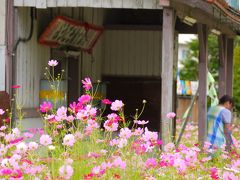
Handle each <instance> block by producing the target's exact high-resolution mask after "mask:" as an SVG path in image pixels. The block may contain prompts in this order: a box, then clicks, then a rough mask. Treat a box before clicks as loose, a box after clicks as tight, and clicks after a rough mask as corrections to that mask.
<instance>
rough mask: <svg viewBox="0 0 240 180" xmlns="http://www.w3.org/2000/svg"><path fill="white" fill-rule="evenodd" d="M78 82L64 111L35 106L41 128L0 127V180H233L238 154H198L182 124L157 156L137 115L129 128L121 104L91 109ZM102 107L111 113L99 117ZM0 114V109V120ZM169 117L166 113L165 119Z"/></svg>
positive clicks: (154, 139) (89, 96)
mask: <svg viewBox="0 0 240 180" xmlns="http://www.w3.org/2000/svg"><path fill="white" fill-rule="evenodd" d="M49 65H50V66H51V68H54V66H56V65H57V62H56V61H50V63H49ZM49 75H50V74H49ZM49 77H50V78H49V79H52V80H53V81H55V80H56V81H59V80H60V79H56V78H54V77H52V78H51V76H49ZM82 83H83V87H84V89H85V91H86V93H85V94H84V95H82V96H80V97H79V99H78V102H75V103H72V104H70V105H69V107H60V108H57V109H55V107H54V103H50V102H44V103H42V104H41V106H40V111H41V112H42V115H43V119H44V123H45V126H44V129H30V130H29V131H28V132H25V133H21V132H20V130H19V129H18V128H13V129H10V128H8V126H7V124H5V126H2V127H1V128H0V135H1V145H0V177H1V178H3V179H46V180H47V179H76V180H78V179H86V180H87V179H148V180H150V179H226V180H235V179H239V176H240V156H239V154H237V153H236V152H234V151H233V152H231V153H227V152H225V151H223V150H217V151H216V152H215V153H214V156H209V153H212V152H209V151H210V150H209V144H207V143H206V144H205V146H204V147H203V151H201V150H200V148H199V147H198V145H197V144H194V143H196V142H197V139H196V138H197V135H196V133H197V127H196V126H194V125H191V124H188V125H187V128H186V132H185V134H184V136H183V139H182V144H180V145H179V146H178V147H175V145H174V144H173V143H169V144H166V145H165V146H164V147H163V149H164V151H162V150H161V149H160V146H161V145H162V141H161V140H160V139H158V133H157V132H151V131H149V130H148V129H147V128H146V127H145V126H146V124H147V123H148V121H144V120H140V115H141V113H140V114H138V113H136V114H135V116H134V123H133V126H132V127H129V120H128V119H126V118H125V117H124V103H123V102H122V101H121V100H115V101H113V102H111V101H110V100H108V99H103V100H102V101H101V103H102V107H103V108H96V107H94V104H93V99H94V96H95V94H96V91H95V90H93V89H92V83H91V80H90V79H89V78H85V79H84V80H83V81H82ZM55 90H56V91H57V89H55ZM145 103H146V102H145V101H144V102H143V109H144V106H145ZM106 108H110V109H111V110H112V112H111V113H110V114H107V115H105V116H103V112H104V110H105V109H106ZM4 113H6V112H4V111H3V110H0V115H3V114H4ZM174 116H175V114H174V113H170V114H168V118H173V117H174ZM179 124H180V123H179ZM101 125H102V127H101ZM19 127H21V126H19ZM178 128H179V125H178ZM235 133H236V135H238V136H239V134H238V132H237V131H236V130H235ZM34 139H35V140H34ZM36 139H37V140H36Z"/></svg>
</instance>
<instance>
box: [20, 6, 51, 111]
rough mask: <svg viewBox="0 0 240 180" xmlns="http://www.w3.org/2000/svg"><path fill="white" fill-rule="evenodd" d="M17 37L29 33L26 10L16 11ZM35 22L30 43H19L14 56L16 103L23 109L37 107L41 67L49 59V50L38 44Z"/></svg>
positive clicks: (28, 20) (28, 18)
mask: <svg viewBox="0 0 240 180" xmlns="http://www.w3.org/2000/svg"><path fill="white" fill-rule="evenodd" d="M18 15H19V16H18V20H17V22H18V37H22V38H24V37H27V36H28V34H29V31H30V13H29V9H27V8H19V9H18ZM37 25H38V24H37V21H36V20H35V21H34V31H33V36H32V38H31V40H30V41H28V42H26V43H20V44H19V46H18V49H17V54H16V63H17V84H18V85H20V86H21V88H20V89H18V102H19V103H20V104H21V105H22V107H23V108H36V107H38V106H39V85H40V77H41V67H43V66H44V65H45V63H44V62H46V59H47V60H48V59H49V57H50V50H49V48H47V47H44V46H42V45H40V44H38V39H37V37H38V36H37Z"/></svg>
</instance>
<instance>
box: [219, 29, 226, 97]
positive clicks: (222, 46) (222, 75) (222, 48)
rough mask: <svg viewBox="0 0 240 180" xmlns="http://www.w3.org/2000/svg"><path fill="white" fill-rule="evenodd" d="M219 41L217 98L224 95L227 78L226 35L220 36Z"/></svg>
mask: <svg viewBox="0 0 240 180" xmlns="http://www.w3.org/2000/svg"><path fill="white" fill-rule="evenodd" d="M218 41H219V81H218V96H219V98H220V97H222V96H223V95H224V94H226V80H227V79H226V78H227V38H226V35H224V34H223V35H220V36H219V38H218Z"/></svg>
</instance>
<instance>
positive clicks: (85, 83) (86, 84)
mask: <svg viewBox="0 0 240 180" xmlns="http://www.w3.org/2000/svg"><path fill="white" fill-rule="evenodd" d="M82 83H83V88H84V89H85V90H86V91H88V90H89V89H91V88H92V82H91V79H90V78H89V77H86V78H85V79H84V80H82Z"/></svg>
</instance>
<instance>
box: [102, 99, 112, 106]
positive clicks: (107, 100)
mask: <svg viewBox="0 0 240 180" xmlns="http://www.w3.org/2000/svg"><path fill="white" fill-rule="evenodd" d="M102 103H103V104H106V105H107V104H112V102H111V101H110V100H109V99H103V100H102Z"/></svg>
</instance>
